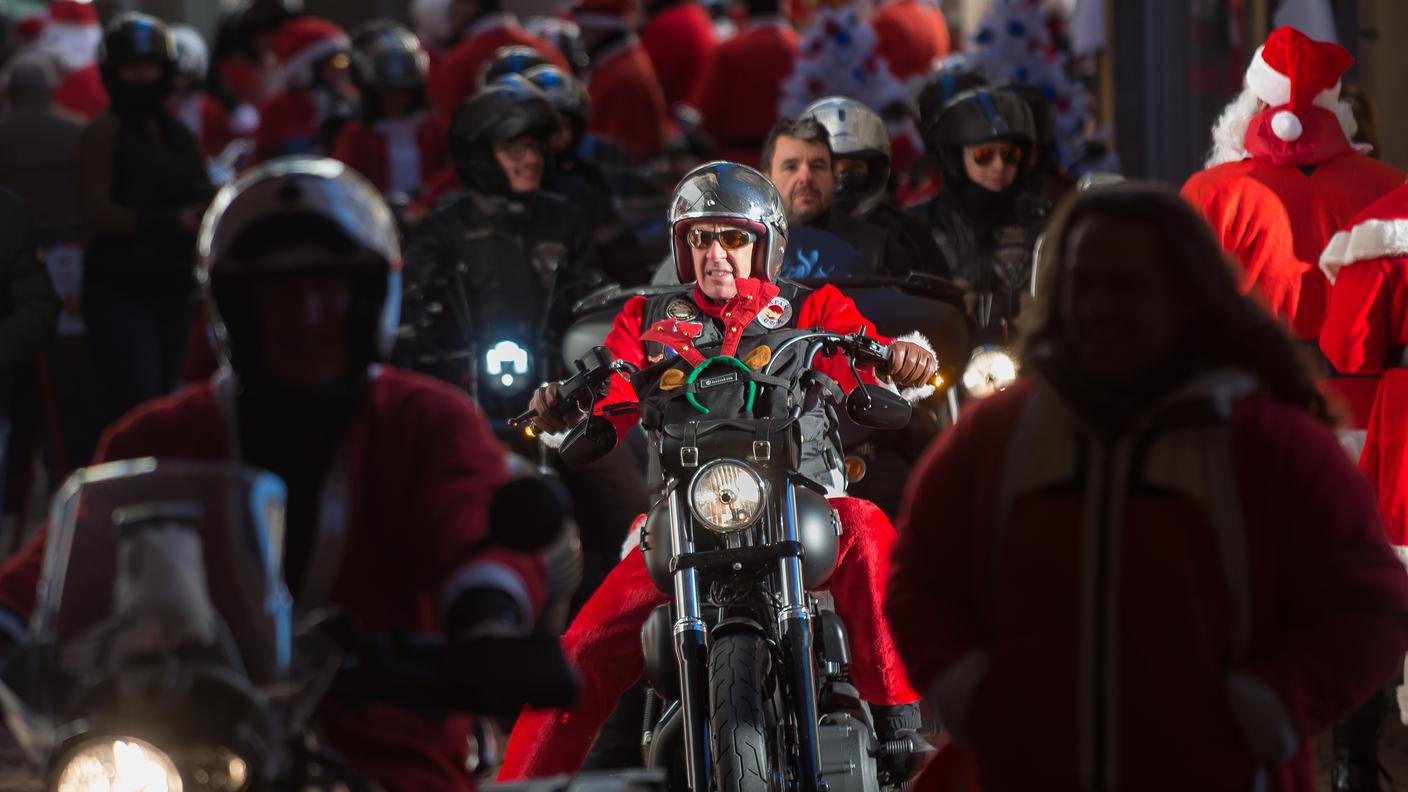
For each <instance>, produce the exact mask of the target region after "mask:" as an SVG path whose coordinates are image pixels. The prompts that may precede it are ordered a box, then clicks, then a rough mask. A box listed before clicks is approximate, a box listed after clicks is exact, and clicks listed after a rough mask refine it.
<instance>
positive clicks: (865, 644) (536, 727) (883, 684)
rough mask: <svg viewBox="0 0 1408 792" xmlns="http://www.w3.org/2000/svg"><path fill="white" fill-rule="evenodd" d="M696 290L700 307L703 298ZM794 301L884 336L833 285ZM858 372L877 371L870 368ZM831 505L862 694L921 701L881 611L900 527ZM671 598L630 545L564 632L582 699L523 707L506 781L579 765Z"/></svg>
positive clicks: (634, 355)
mask: <svg viewBox="0 0 1408 792" xmlns="http://www.w3.org/2000/svg"><path fill="white" fill-rule="evenodd" d="M758 285H759V282H758V281H756V280H741V281H739V291H740V294H742V295H745V296H746V295H747V294H758V293H759V292H757V291H755V289H756V288H757V287H758ZM774 293H775V292H774ZM695 299H696V303H698V304H700V305H701V307H702V306H704V305H705V304H704V303H703V302H702V301H700V300H699V299H698V298H697V297H696V298H695ZM769 299H770V297H769ZM742 302H743V301H742V300H741V299H740V300H739V301H738V302H735V303H730V304H728V305H726V306H724V307H723V308H721V309H719V310H717V311H714V313H718V314H720V317H721V321H723V322H724V324H725V328H724V331H725V333H727V332H729V328H734V327H741V326H742V325H740V324H739V322H738V321H737V320H736V319H735V318H734V317H733V316H732V315H731V314H732V313H733V312H735V311H736V313H737V316H738V317H743V316H744V315H745V314H746V316H747V317H748V318H747V319H746V320H745V322H744V324H746V322H747V321H751V317H752V316H754V315H756V313H757V311H756V310H753V311H752V312H751V313H749V312H747V309H745V308H740V307H739V306H740V305H742ZM764 304H765V305H766V302H764ZM644 307H645V298H644V297H632V298H631V299H630V300H629V301H627V302H626V305H625V306H624V307H623V308H622V309H621V313H620V314H619V315H618V316H617V317H616V321H615V323H614V324H613V326H612V329H611V332H610V334H609V335H607V337H606V342H605V346H606V348H607V349H609V350H611V354H612V355H613V356H615V357H616V358H617V359H618V360H626V361H629V362H632V363H635V364H637V365H642V364H644V363H645V347H644V343H643V342H642V341H641V340H640V336H641V332H642V327H641V322H642V317H643V315H644ZM706 310H708V309H707V308H706ZM796 310H797V318H796V322H795V323H794V324H793V326H795V327H823V328H826V329H828V330H833V331H836V332H842V333H851V332H855V331H857V330H860V329H862V328H864V329H865V330H866V331H867V333H868V334H870V335H872V336H873V337H877V338H878V337H879V336H878V335H875V333H874V331H875V326H874V324H872V323H871V322H870V321H869V320H867V319H866V318H865V317H864V316H862V315H861V313H860V311H859V310H858V309H857V308H856V306H855V303H854V302H852V301H851V300H850V299H849V298H847V297H845V296H844V295H842V294H841V292H839V291H837V290H836V289H835V287H832V286H823V287H822V288H820V289H818V290H816V291H815V292H812V293H811V294H810V295H809V296H808V297H807V298H806V299H805V300H804V301H803V302H802V304H801V305H800V306H798V307H797V308H796ZM730 319H733V321H729V320H730ZM740 332H741V331H740ZM886 340H888V339H886ZM817 369H818V370H821V371H823V372H824V373H826V374H827V375H828V376H830V377H832V378H834V379H835V380H836V382H837V383H838V384H839V385H840V386H841V387H842V388H843V389H846V390H850V389H851V388H853V387H854V386H855V382H856V380H855V377H853V376H851V374H850V370H849V368H848V367H847V366H846V365H845V363H844V361H842V360H828V359H823V360H820V361H818V365H817ZM861 374H862V376H863V377H865V378H866V379H867V380H868V381H873V378H871V377H870V376H868V375H867V373H866V372H865V371H864V370H863V371H862V372H861ZM611 387H612V390H611V393H610V394H609V395H608V396H607V398H606V400H605V402H604V403H605V404H613V403H619V402H629V403H634V402H635V401H636V397H635V393H634V391H632V390H631V386H630V383H628V382H626V381H625V379H623V378H621V377H616V378H614V379H613V381H612V386H611ZM636 418H637V416H636V414H635V413H631V414H630V415H626V416H613V417H612V418H611V420H612V422H613V423H614V424H615V425H616V426H617V427H618V429H624V428H627V427H629V426H631V425H632V424H634V423H635V421H636ZM831 506H832V508H834V509H836V511H837V513H838V514H839V516H840V518H841V525H842V526H843V528H842V533H841V539H840V556H839V561H838V562H837V567H836V571H835V572H834V573H833V575H832V577H831V580H830V582H829V584H828V586H827V588H829V589H830V591H832V592H833V593H834V594H835V598H836V611H837V613H838V614H839V615H840V616H841V619H842V621H843V622H844V623H845V625H846V629H847V634H848V638H849V641H850V647H851V655H852V659H851V674H852V676H853V677H854V681H855V685H856V689H857V690H859V691H860V695H861V697H862V698H864V699H865V700H866V701H869V702H872V703H875V704H904V703H909V702H912V701H916V700H917V699H918V698H919V694H918V693H916V692H915V691H914V688H913V687H911V686H910V684H909V681H908V677H907V676H906V674H905V671H904V667H903V666H902V665H901V664H900V662H899V659H898V657H897V656H896V655H895V647H894V643H893V641H892V640H891V637H890V633H889V629H888V627H887V625H886V623H885V619H884V617H883V616H882V614H881V612H880V603H881V600H882V598H883V594H884V585H885V580H886V578H887V577H888V571H889V570H888V566H889V565H888V562H887V561H886V559H887V558H889V554H890V547H891V545H892V544H893V543H894V541H895V532H894V528H893V527H892V526H891V525H890V521H889V520H888V519H887V518H886V517H885V514H884V512H882V511H880V509H879V508H877V507H876V506H875V505H874V504H872V503H868V502H866V501H863V500H858V499H856V498H833V499H831ZM642 519H643V518H642ZM665 601H666V600H665V596H664V595H663V594H661V593H660V592H659V591H658V590H657V589H656V588H655V586H654V584H652V583H651V582H650V578H649V576H648V574H647V573H646V568H645V561H644V556H643V555H642V554H641V553H640V552H639V551H638V550H637V549H635V548H632V549H631V550H629V551H628V553H627V556H626V558H624V559H623V560H622V561H621V563H620V564H619V565H617V567H616V568H615V569H614V570H612V572H611V574H610V575H608V576H607V578H606V580H605V581H604V582H603V583H602V585H601V587H600V588H599V589H597V591H596V593H594V594H593V595H592V597H591V599H590V600H588V602H587V604H586V605H585V606H584V607H583V608H582V611H581V613H579V614H578V616H577V618H576V619H574V620H573V622H572V625H571V627H569V628H568V630H567V633H566V634H565V635H564V636H563V637H562V648H563V651H564V652H565V653H566V654H567V658H568V660H569V661H570V662H571V663H572V666H573V668H574V669H576V670H577V673H578V678H579V681H580V682H581V689H580V692H579V696H578V702H577V705H576V707H574V708H573V709H572V710H571V711H570V712H559V711H552V710H527V711H525V712H524V713H523V714H522V715H521V716H519V719H518V722H517V723H516V724H515V726H514V730H513V734H512V736H511V737H510V739H509V743H508V746H507V748H506V749H505V750H504V766H503V769H502V770H501V771H500V772H499V780H500V781H510V780H515V779H519V778H541V777H546V776H552V775H557V774H560V773H573V772H576V771H577V770H578V769H579V768H580V767H581V763H582V759H583V758H584V757H585V756H586V753H587V749H588V748H589V747H590V746H591V743H592V739H593V738H594V737H595V736H596V733H597V730H598V729H599V728H600V727H601V725H602V723H604V722H605V721H606V718H607V716H609V715H610V714H611V712H612V710H613V709H614V708H615V707H616V704H617V702H618V701H620V698H621V696H622V695H623V694H624V693H625V692H626V690H627V689H628V688H630V686H631V685H632V684H633V683H634V682H635V681H636V679H637V678H638V677H639V676H640V674H641V670H642V668H643V667H644V660H643V658H642V656H641V648H640V627H641V624H642V623H643V622H644V621H645V619H646V617H648V616H649V615H650V612H651V610H653V609H654V608H655V606H657V605H659V604H661V603H663V602H665Z"/></svg>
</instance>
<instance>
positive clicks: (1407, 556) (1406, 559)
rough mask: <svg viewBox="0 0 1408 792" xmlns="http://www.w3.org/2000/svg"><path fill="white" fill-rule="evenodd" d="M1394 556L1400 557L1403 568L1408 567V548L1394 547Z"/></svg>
mask: <svg viewBox="0 0 1408 792" xmlns="http://www.w3.org/2000/svg"><path fill="white" fill-rule="evenodd" d="M1393 554H1394V555H1396V556H1398V560H1399V561H1402V562H1403V566H1405V567H1408V547H1404V546H1403V545H1394V546H1393Z"/></svg>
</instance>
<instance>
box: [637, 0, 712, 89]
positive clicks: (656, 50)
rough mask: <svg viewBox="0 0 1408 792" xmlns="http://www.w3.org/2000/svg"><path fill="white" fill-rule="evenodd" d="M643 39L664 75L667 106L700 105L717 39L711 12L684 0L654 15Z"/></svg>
mask: <svg viewBox="0 0 1408 792" xmlns="http://www.w3.org/2000/svg"><path fill="white" fill-rule="evenodd" d="M640 43H641V46H642V47H645V51H646V54H648V55H649V56H650V63H651V65H652V66H654V67H655V74H656V75H657V76H658V77H659V78H660V87H661V88H662V89H664V91H665V104H666V106H667V107H674V106H675V105H677V104H680V103H684V104H688V105H696V106H697V105H698V103H699V94H700V89H701V88H702V87H703V85H704V78H705V76H706V75H705V74H704V69H705V67H706V66H707V65H708V63H709V58H710V57H711V56H712V55H713V53H714V47H715V46H716V43H717V42H716V41H715V37H714V23H713V21H711V20H710V19H709V14H708V12H706V11H705V10H704V9H703V8H702V7H701V6H700V5H699V3H697V2H695V0H682V1H681V2H678V3H676V4H675V5H672V6H670V7H669V8H666V9H665V10H663V11H660V12H657V13H656V14H655V15H653V16H652V17H650V22H649V24H647V25H646V26H645V29H644V30H642V31H641V33H640Z"/></svg>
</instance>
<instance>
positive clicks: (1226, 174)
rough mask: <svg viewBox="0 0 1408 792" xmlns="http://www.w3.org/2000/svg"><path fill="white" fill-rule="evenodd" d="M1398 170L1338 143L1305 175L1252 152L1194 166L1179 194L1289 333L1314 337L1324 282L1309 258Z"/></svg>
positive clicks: (1391, 183) (1398, 177)
mask: <svg viewBox="0 0 1408 792" xmlns="http://www.w3.org/2000/svg"><path fill="white" fill-rule="evenodd" d="M1403 179H1404V174H1403V172H1402V171H1400V170H1398V169H1396V168H1394V167H1392V166H1389V165H1385V164H1384V163H1382V162H1379V161H1378V160H1373V159H1370V158H1368V157H1366V156H1364V155H1362V154H1359V153H1358V152H1356V151H1354V150H1352V149H1344V150H1342V151H1341V152H1340V153H1338V154H1336V155H1335V156H1333V157H1330V158H1329V159H1327V160H1325V161H1323V162H1321V163H1319V164H1318V165H1317V166H1315V169H1314V170H1313V171H1312V172H1311V173H1310V174H1309V175H1307V174H1305V173H1304V172H1302V171H1301V169H1300V168H1298V167H1296V166H1294V165H1277V164H1275V163H1272V162H1269V161H1267V160H1264V159H1261V158H1259V157H1248V158H1247V159H1244V160H1242V161H1241V162H1229V163H1225V164H1223V165H1218V166H1217V167H1215V168H1209V169H1208V170H1205V171H1202V172H1199V173H1195V174H1193V176H1192V177H1191V178H1189V179H1188V182H1187V183H1186V184H1184V185H1183V196H1184V197H1185V198H1187V199H1188V201H1189V202H1190V203H1192V204H1193V206H1194V207H1195V208H1196V209H1197V210H1198V211H1199V212H1201V213H1202V214H1203V216H1204V217H1206V218H1207V220H1208V224H1209V225H1211V226H1212V228H1213V231H1214V232H1216V233H1217V237H1218V240H1219V241H1220V242H1222V247H1223V249H1225V250H1226V251H1227V252H1229V253H1231V254H1232V256H1233V257H1234V258H1236V259H1237V261H1238V262H1239V263H1240V264H1241V265H1242V268H1243V270H1244V272H1243V275H1242V290H1243V291H1245V292H1250V291H1251V290H1252V289H1253V288H1255V289H1256V290H1257V291H1258V292H1259V293H1260V294H1261V296H1262V297H1263V298H1264V299H1265V300H1266V304H1267V307H1268V308H1270V309H1271V311H1272V312H1273V313H1275V314H1276V316H1278V317H1280V318H1282V319H1285V320H1286V321H1287V322H1288V323H1289V324H1290V325H1291V328H1292V332H1293V333H1294V334H1295V336H1296V337H1297V338H1301V339H1306V340H1312V341H1313V340H1315V339H1317V338H1319V337H1320V325H1322V324H1324V322H1325V298H1326V293H1327V292H1328V291H1329V285H1328V283H1327V282H1326V280H1325V276H1324V274H1323V273H1321V272H1320V268H1319V267H1318V266H1316V263H1317V262H1319V260H1320V253H1321V251H1323V250H1324V249H1325V244H1326V243H1327V242H1329V241H1330V236H1331V235H1333V234H1334V233H1335V232H1336V231H1338V230H1340V229H1341V228H1344V226H1345V224H1346V223H1348V222H1349V221H1350V219H1351V218H1353V217H1354V216H1355V215H1356V214H1359V211H1360V210H1361V209H1363V208H1364V207H1366V206H1368V205H1369V204H1371V203H1373V202H1374V201H1375V200H1377V199H1378V198H1380V197H1382V196H1383V195H1385V194H1386V193H1388V192H1389V191H1390V190H1392V189H1393V188H1395V187H1397V186H1398V185H1400V184H1402V183H1403Z"/></svg>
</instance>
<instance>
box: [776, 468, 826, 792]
mask: <svg viewBox="0 0 1408 792" xmlns="http://www.w3.org/2000/svg"><path fill="white" fill-rule="evenodd" d="M781 538H782V541H784V542H800V539H799V537H798V531H797V489H796V484H794V483H792V481H791V480H789V481H788V482H787V484H786V486H785V488H784V489H783V503H782V537H781ZM778 564H779V565H780V570H779V571H780V573H781V575H780V579H781V581H782V591H781V594H782V610H781V611H779V612H778V614H777V618H778V632H779V634H780V635H781V638H782V656H783V659H784V661H785V662H786V664H787V670H788V681H789V683H790V687H791V688H792V704H793V707H794V708H795V712H794V713H793V714H794V716H795V719H796V726H797V758H798V768H797V769H798V771H799V773H800V776H801V777H800V778H799V779H798V781H800V783H801V792H825V790H826V788H827V786H826V784H825V783H824V782H823V781H822V780H821V749H820V747H819V740H818V736H817V705H816V682H815V680H816V669H815V661H814V659H813V657H814V655H813V654H812V624H811V616H812V614H811V609H810V608H808V607H807V594H806V590H805V588H804V587H803V578H802V559H801V558H800V557H798V556H789V557H787V558H783V559H782V560H780V561H779V562H778Z"/></svg>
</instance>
